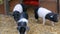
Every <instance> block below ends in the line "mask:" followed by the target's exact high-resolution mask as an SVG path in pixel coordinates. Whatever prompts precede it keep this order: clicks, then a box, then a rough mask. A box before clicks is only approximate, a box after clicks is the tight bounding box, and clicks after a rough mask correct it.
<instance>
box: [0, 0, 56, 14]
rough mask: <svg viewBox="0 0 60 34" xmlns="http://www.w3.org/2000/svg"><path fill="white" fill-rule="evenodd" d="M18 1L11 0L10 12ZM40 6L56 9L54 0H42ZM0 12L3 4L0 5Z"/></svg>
mask: <svg viewBox="0 0 60 34" xmlns="http://www.w3.org/2000/svg"><path fill="white" fill-rule="evenodd" d="M17 3H19V0H11V1H10V3H9V5H10V11H11V12H12V10H13V7H14V6H15V5H16V4H17ZM40 4H41V6H43V7H45V8H47V9H49V10H51V11H53V12H56V11H57V5H56V0H42V1H41V3H40ZM0 13H2V14H4V4H3V5H0Z"/></svg>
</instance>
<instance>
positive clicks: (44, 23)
mask: <svg viewBox="0 0 60 34" xmlns="http://www.w3.org/2000/svg"><path fill="white" fill-rule="evenodd" d="M43 25H45V18H44V17H43Z"/></svg>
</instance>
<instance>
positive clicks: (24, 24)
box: [13, 4, 29, 34]
mask: <svg viewBox="0 0 60 34" xmlns="http://www.w3.org/2000/svg"><path fill="white" fill-rule="evenodd" d="M13 17H14V20H15V21H16V22H17V26H18V27H17V29H18V31H19V33H20V34H26V30H28V29H29V28H28V14H27V13H26V11H23V6H22V5H21V4H17V5H16V6H15V7H14V9H13Z"/></svg>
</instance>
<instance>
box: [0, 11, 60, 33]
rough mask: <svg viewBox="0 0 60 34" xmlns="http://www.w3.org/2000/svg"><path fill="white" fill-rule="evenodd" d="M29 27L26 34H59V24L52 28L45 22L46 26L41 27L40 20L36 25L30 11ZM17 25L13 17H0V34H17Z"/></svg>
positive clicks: (48, 22)
mask: <svg viewBox="0 0 60 34" xmlns="http://www.w3.org/2000/svg"><path fill="white" fill-rule="evenodd" d="M28 13H29V23H28V25H29V27H30V30H29V31H28V32H27V34H60V22H58V23H56V24H55V26H54V27H52V26H51V23H50V21H46V22H47V23H46V25H42V20H41V19H40V21H39V22H38V23H37V22H36V21H35V18H34V14H33V12H32V11H29V12H28ZM16 27H17V25H16V22H15V21H14V19H13V17H11V16H7V15H0V34H18V31H17V29H16Z"/></svg>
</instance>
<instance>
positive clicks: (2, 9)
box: [0, 4, 5, 14]
mask: <svg viewBox="0 0 60 34" xmlns="http://www.w3.org/2000/svg"><path fill="white" fill-rule="evenodd" d="M0 14H5V13H4V4H2V5H0Z"/></svg>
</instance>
